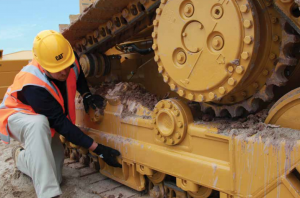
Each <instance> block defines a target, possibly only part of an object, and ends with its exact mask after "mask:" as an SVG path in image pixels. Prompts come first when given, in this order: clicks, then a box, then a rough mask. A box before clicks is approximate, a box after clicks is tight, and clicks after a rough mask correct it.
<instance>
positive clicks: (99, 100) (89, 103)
mask: <svg viewBox="0 0 300 198" xmlns="http://www.w3.org/2000/svg"><path fill="white" fill-rule="evenodd" d="M83 105H84V110H85V112H86V113H88V112H89V108H90V107H92V108H93V109H94V110H95V109H96V107H98V108H101V107H103V105H104V98H103V97H101V96H99V95H92V94H91V93H88V94H85V95H84V96H83Z"/></svg>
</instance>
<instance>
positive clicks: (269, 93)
mask: <svg viewBox="0 0 300 198" xmlns="http://www.w3.org/2000/svg"><path fill="white" fill-rule="evenodd" d="M254 97H255V98H260V99H262V100H263V101H264V102H269V101H271V100H272V99H273V98H274V93H273V85H265V86H264V87H263V88H262V89H261V90H260V91H259V92H258V93H256V94H255V95H254Z"/></svg>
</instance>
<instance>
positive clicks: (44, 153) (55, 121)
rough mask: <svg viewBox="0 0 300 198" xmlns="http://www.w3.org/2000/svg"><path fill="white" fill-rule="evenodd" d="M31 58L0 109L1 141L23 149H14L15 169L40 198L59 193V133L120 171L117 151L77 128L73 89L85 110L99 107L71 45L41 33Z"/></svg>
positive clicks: (54, 35)
mask: <svg viewBox="0 0 300 198" xmlns="http://www.w3.org/2000/svg"><path fill="white" fill-rule="evenodd" d="M33 55H34V58H33V60H32V62H30V63H29V64H28V65H27V66H25V67H24V68H23V69H22V70H21V71H20V72H19V73H18V74H17V75H16V77H15V79H14V82H13V84H12V85H11V86H10V87H9V88H8V90H7V92H6V94H5V96H4V99H3V101H2V103H1V105H0V138H1V140H2V141H3V142H4V143H6V144H9V142H10V138H13V139H15V140H17V141H19V142H21V143H23V144H24V148H23V147H17V148H15V149H13V158H14V160H15V165H16V167H17V168H18V169H19V170H20V171H21V172H23V173H25V174H26V175H28V176H30V177H31V178H32V180H33V184H34V187H35V190H36V194H37V196H38V197H43V198H48V197H55V196H58V195H60V194H62V192H61V189H60V183H61V181H62V166H63V161H64V148H63V145H62V143H61V142H60V140H59V134H61V135H63V136H64V137H65V138H66V139H67V140H68V141H70V142H72V143H74V144H76V145H79V146H82V147H84V148H87V149H89V150H91V151H93V152H95V153H96V154H98V155H101V156H102V157H103V160H104V161H105V162H106V163H107V164H108V165H110V166H114V167H121V165H120V164H119V163H118V162H117V159H116V156H119V155H120V153H119V151H117V150H115V149H112V148H109V147H106V146H104V145H101V144H98V143H96V142H95V141H94V140H93V139H92V138H90V137H89V136H87V135H85V134H84V133H83V132H82V131H81V130H80V129H79V128H78V127H76V126H75V125H74V124H75V94H76V90H77V91H78V92H79V93H80V94H81V96H82V97H83V103H84V106H85V110H86V112H87V111H88V109H89V107H92V108H94V109H95V108H96V106H97V107H101V106H102V105H103V98H102V97H101V96H97V95H92V94H91V93H90V91H89V88H88V86H87V82H86V79H85V77H84V74H83V72H82V69H81V66H80V65H79V62H78V57H77V55H75V54H74V52H73V50H72V47H71V45H70V44H69V42H68V41H67V40H66V39H65V38H64V37H63V36H62V35H61V34H60V33H58V32H55V31H52V30H46V31H42V32H40V33H39V34H38V35H37V36H36V38H35V39H34V43H33Z"/></svg>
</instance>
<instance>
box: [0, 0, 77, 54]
mask: <svg viewBox="0 0 300 198" xmlns="http://www.w3.org/2000/svg"><path fill="white" fill-rule="evenodd" d="M70 14H79V0H0V49H3V50H4V51H3V52H4V54H9V53H13V52H17V51H22V50H31V48H32V43H33V39H34V37H35V36H36V35H37V33H39V32H40V31H42V30H47V29H52V30H56V31H59V26H58V25H59V24H69V23H70V20H69V15H70Z"/></svg>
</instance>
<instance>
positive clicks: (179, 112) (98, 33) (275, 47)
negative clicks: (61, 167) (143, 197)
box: [0, 0, 300, 198]
mask: <svg viewBox="0 0 300 198" xmlns="http://www.w3.org/2000/svg"><path fill="white" fill-rule="evenodd" d="M299 5H300V2H299V1H297V0H122V1H120V0H81V1H80V6H81V7H80V12H81V13H80V14H79V15H70V24H62V25H60V26H59V27H60V31H61V33H62V34H63V35H64V37H65V38H66V39H68V41H69V42H70V43H71V45H72V47H73V49H74V51H75V52H76V53H77V54H78V55H79V57H80V64H81V66H82V69H83V72H84V74H85V76H86V78H87V80H88V83H89V85H90V89H91V92H92V93H93V94H99V95H101V96H103V97H104V98H105V99H106V105H105V106H104V107H103V108H102V109H96V110H93V111H92V110H90V111H89V113H88V114H86V113H85V112H84V108H83V104H82V98H81V97H80V96H78V98H77V99H76V115H77V118H76V124H77V126H78V127H80V128H81V129H82V131H84V132H85V133H86V134H88V135H89V136H90V137H92V138H93V139H94V140H95V141H97V142H99V143H101V144H103V145H106V146H109V147H112V148H114V149H117V150H119V151H120V152H121V156H120V157H119V158H118V161H119V162H120V163H121V164H122V168H114V167H110V166H109V165H107V164H105V162H104V161H103V160H102V159H101V157H99V156H97V155H96V154H95V153H93V152H91V151H88V150H86V149H84V148H80V147H79V146H77V145H74V144H72V143H71V142H68V141H67V140H66V139H65V138H64V137H62V136H61V141H62V142H63V143H64V145H65V155H66V156H68V157H70V158H71V159H73V160H77V161H80V162H81V163H83V164H85V165H87V166H90V167H92V168H94V169H96V170H97V171H100V172H101V174H103V175H105V176H107V177H109V178H111V179H113V180H115V181H118V182H120V183H122V184H124V185H126V186H129V187H130V188H132V189H135V190H137V191H141V192H147V193H149V194H150V195H151V197H155V198H163V197H169V198H173V197H180V198H186V197H188V198H190V197H194V198H209V197H210V198H217V197H220V198H238V197H240V198H246V197H255V198H260V197H267V198H274V197H281V198H289V197H300V155H299V149H300V131H299V130H300V124H299V121H298V118H299V115H300V113H299V112H300V105H299V98H300V88H299V87H300V82H299V76H300V62H299V60H300V20H299V17H300V10H299ZM0 54H1V57H2V52H1V53H0ZM1 61H2V60H1V59H0V72H2V70H1V69H2V68H3V66H2V64H1V63H2V62H1ZM3 65H5V63H4V64H3ZM1 66H2V67H1ZM0 74H1V73H0ZM1 79H2V78H1Z"/></svg>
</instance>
